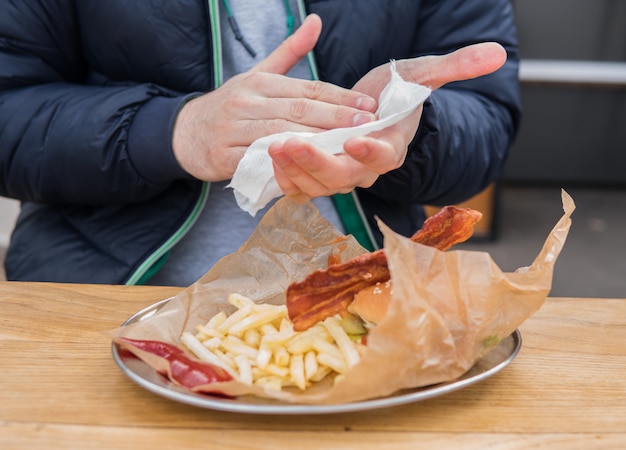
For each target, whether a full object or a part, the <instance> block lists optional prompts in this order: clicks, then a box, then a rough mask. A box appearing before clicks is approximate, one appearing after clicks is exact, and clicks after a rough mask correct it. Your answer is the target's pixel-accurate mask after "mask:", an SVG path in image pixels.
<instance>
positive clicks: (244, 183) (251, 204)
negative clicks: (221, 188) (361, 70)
mask: <svg viewBox="0 0 626 450" xmlns="http://www.w3.org/2000/svg"><path fill="white" fill-rule="evenodd" d="M390 70H391V79H390V80H389V83H388V84H387V86H385V89H383V91H382V92H381V94H380V98H379V99H378V111H376V115H377V117H378V120H376V121H374V122H369V123H366V124H363V125H360V126H358V127H351V128H336V129H334V130H329V131H324V132H322V133H293V132H289V131H287V132H284V133H277V134H272V135H270V136H265V137H263V138H260V139H257V140H256V141H254V142H253V143H252V145H250V147H248V149H247V150H246V153H245V155H244V157H243V158H242V159H241V161H239V165H238V166H237V170H236V171H235V174H234V175H233V178H232V180H231V182H230V184H229V185H228V187H231V188H233V189H234V191H235V198H236V200H237V204H238V205H239V207H240V208H241V209H243V210H244V211H247V212H249V213H250V215H252V216H254V215H255V214H256V213H257V211H259V210H260V209H262V208H263V207H264V206H265V205H267V204H268V203H269V202H270V201H271V200H272V199H274V198H276V197H279V196H281V195H283V193H282V191H281V190H280V188H279V187H278V183H276V179H275V178H274V169H273V167H272V159H271V158H270V156H269V154H268V152H267V149H268V148H269V146H270V144H271V143H273V142H277V141H286V140H287V139H289V138H291V137H295V136H298V137H301V138H304V139H306V140H307V141H309V142H311V143H312V144H313V145H315V146H316V147H317V148H320V149H322V150H324V151H326V152H328V153H330V154H333V155H334V154H337V153H341V152H343V143H344V142H345V141H346V140H347V139H349V138H351V137H353V136H364V135H366V134H369V133H371V132H373V131H378V130H382V129H384V128H387V127H389V126H391V125H393V124H395V123H396V122H399V121H400V120H402V119H404V118H405V117H406V116H408V115H409V114H410V113H411V112H413V111H414V110H415V109H416V108H417V107H418V106H420V105H421V104H422V103H423V102H424V101H425V100H426V99H427V98H428V96H429V95H430V93H431V90H430V89H429V88H427V87H426V86H422V85H419V84H416V83H409V82H407V81H404V80H403V79H402V77H400V75H399V74H398V72H397V71H396V65H395V61H391V65H390Z"/></svg>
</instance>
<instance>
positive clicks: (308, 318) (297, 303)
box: [287, 206, 482, 331]
mask: <svg viewBox="0 0 626 450" xmlns="http://www.w3.org/2000/svg"><path fill="white" fill-rule="evenodd" d="M481 218H482V213H480V212H479V211H475V210H473V209H469V208H459V207H456V206H446V207H444V208H442V209H441V210H440V211H439V212H438V213H437V214H435V215H433V216H431V217H429V218H428V219H426V221H424V225H423V226H422V228H421V229H420V230H418V231H417V232H416V233H415V234H414V235H413V236H412V237H411V240H412V241H414V242H417V243H420V244H424V245H428V246H431V247H435V248H437V249H439V250H442V251H444V250H447V249H449V248H450V247H452V246H453V245H454V244H457V243H460V242H463V241H466V240H467V239H469V238H470V237H471V236H472V234H473V233H474V225H475V224H476V223H477V222H478V221H479V220H480V219H481ZM389 279H390V274H389V268H388V266H387V257H386V256H385V253H384V251H383V250H382V249H381V250H377V251H375V252H372V253H365V254H362V255H359V256H357V257H356V258H353V259H351V260H350V261H347V262H346V263H343V264H335V265H331V266H329V267H328V268H327V269H322V270H317V271H315V272H313V273H311V274H309V275H308V276H307V277H306V278H305V279H304V280H303V281H300V282H297V283H292V284H291V285H289V287H288V288H287V310H288V312H289V318H290V319H291V321H292V322H293V327H294V330H296V331H303V330H306V329H308V328H310V327H312V326H313V325H315V324H316V323H317V322H319V321H321V320H324V319H325V318H327V317H330V316H333V315H335V314H340V315H343V314H344V313H345V312H346V311H347V308H348V306H349V305H350V303H351V302H352V300H353V299H354V296H355V294H356V293H357V292H359V291H360V290H362V289H364V288H366V287H368V286H373V285H375V284H376V283H379V282H386V281H387V280H389Z"/></svg>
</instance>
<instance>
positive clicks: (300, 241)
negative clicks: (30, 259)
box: [110, 191, 575, 404]
mask: <svg viewBox="0 0 626 450" xmlns="http://www.w3.org/2000/svg"><path fill="white" fill-rule="evenodd" d="M562 202H563V209H564V215H563V216H562V218H561V219H560V220H559V221H558V223H557V224H556V226H555V227H554V228H553V230H552V231H551V232H550V234H549V235H548V237H547V239H546V241H545V243H544V245H543V248H542V249H541V252H540V253H539V254H538V255H537V257H536V258H535V260H534V262H533V263H532V264H531V265H530V266H528V267H522V268H519V269H517V270H516V271H515V272H509V273H507V272H503V271H501V270H500V269H499V268H498V266H497V265H496V264H495V263H494V261H493V260H492V259H491V257H490V256H489V255H488V254H487V253H484V252H475V251H463V250H452V251H447V252H441V251H439V250H436V249H434V248H432V247H427V246H424V245H421V244H416V243H414V242H412V241H411V240H410V239H408V238H406V237H403V236H400V235H398V234H396V233H394V232H393V231H392V230H391V229H389V228H388V227H387V226H385V225H384V224H383V223H379V226H380V228H381V230H382V232H383V234H384V237H385V253H386V256H387V260H388V264H389V269H390V272H391V279H392V282H393V294H392V299H391V302H390V304H389V308H388V311H387V314H386V316H385V318H384V320H383V321H382V322H381V323H380V324H379V325H378V326H377V327H376V328H375V329H373V330H372V331H371V332H370V334H369V336H368V344H367V348H366V350H365V352H364V353H363V354H362V355H361V361H360V362H359V363H358V364H357V365H355V366H354V367H353V368H352V369H351V370H350V371H349V372H348V373H347V374H346V375H345V376H344V377H343V378H342V380H341V381H339V382H337V383H333V382H332V379H328V380H325V381H324V382H321V383H317V384H316V385H314V386H312V387H310V388H308V389H307V390H305V391H299V390H297V389H284V390H283V391H274V390H271V389H263V388H259V387H254V386H247V385H245V384H242V383H238V382H236V381H231V382H227V383H219V386H216V385H215V384H214V385H212V386H211V387H210V390H212V391H215V390H216V389H217V390H219V391H221V392H223V393H225V394H230V395H244V394H252V395H256V396H259V397H266V398H273V399H279V400H282V401H286V402H292V403H306V404H332V403H345V402H354V401H361V400H365V399H372V398H376V397H382V396H386V395H390V394H392V393H393V392H396V391H398V390H400V389H404V388H416V387H421V386H427V385H431V384H435V383H440V382H446V381H451V380H454V379H456V378H458V377H459V376H461V375H462V374H463V373H465V372H467V371H468V370H469V369H470V368H471V367H472V366H473V365H474V363H475V362H476V361H477V360H479V359H480V358H481V357H482V356H484V355H485V354H486V353H487V352H488V351H489V350H491V349H492V348H493V347H494V346H496V345H497V344H498V342H499V341H500V340H502V339H503V338H505V337H507V336H509V335H510V334H511V333H512V332H513V331H515V329H516V328H518V327H519V326H520V325H521V324H522V323H523V322H524V321H525V320H526V319H528V318H529V317H530V316H531V315H532V314H533V313H535V312H536V311H537V310H538V309H539V308H540V307H541V305H542V304H543V302H544V300H545V299H546V297H547V296H548V293H549V292H550V288H551V285H552V273H553V268H554V264H555V262H556V260H557V257H558V255H559V253H560V252H561V249H562V248H563V245H564V244H565V240H566V238H567V234H568V232H569V228H570V225H571V219H570V216H571V214H572V212H573V211H574V209H575V205H574V202H573V200H572V198H571V197H570V196H569V195H568V194H567V193H566V192H565V191H562ZM364 252H365V250H364V249H363V248H362V247H361V246H360V245H359V244H358V243H357V242H356V240H355V239H354V238H352V237H351V236H343V235H342V234H341V233H340V232H339V231H338V230H336V229H335V228H334V227H333V226H332V225H331V224H329V223H328V222H327V221H326V220H325V219H324V218H323V217H322V216H321V215H320V214H319V211H317V209H316V208H315V206H314V205H313V204H312V203H310V202H299V201H294V200H292V199H289V198H284V199H282V200H280V201H279V202H277V203H276V205H275V206H274V207H272V208H271V209H270V210H269V211H268V213H267V214H266V216H265V217H264V219H263V220H262V221H261V223H260V224H259V226H258V227H257V229H256V230H255V231H254V233H253V234H252V235H251V236H250V238H249V239H248V241H247V242H246V243H245V244H244V245H243V246H242V247H241V248H240V249H239V250H238V251H237V252H236V253H233V254H231V255H228V256H226V257H224V258H223V259H222V260H220V261H219V262H218V263H217V264H216V265H215V266H214V267H213V268H212V269H211V270H210V271H209V272H207V274H206V275H204V276H203V277H202V278H201V279H200V280H198V281H197V282H196V283H194V284H193V285H191V286H190V287H188V288H187V289H185V290H183V291H182V292H181V293H180V294H179V295H177V296H176V297H175V298H174V299H172V300H171V301H170V302H168V303H167V304H166V305H165V306H164V307H163V308H161V309H160V310H159V311H158V312H157V313H156V314H154V315H153V316H151V317H149V318H147V319H145V320H142V321H140V322H137V323H135V324H132V325H128V326H125V327H121V328H119V329H117V330H113V331H112V332H111V333H110V334H111V336H112V337H113V338H114V339H115V340H116V342H118V343H120V342H121V341H120V340H119V339H118V338H120V337H129V338H134V339H142V340H158V341H165V342H170V343H180V336H181V335H182V333H183V331H190V332H192V333H194V332H195V327H196V325H198V324H204V323H206V322H207V321H208V320H209V319H210V318H211V317H212V316H213V315H214V314H216V313H217V312H218V311H220V310H225V311H226V312H227V313H231V312H233V311H234V308H233V307H232V306H231V305H229V304H228V303H227V298H228V296H229V295H230V294H231V293H239V294H243V295H246V296H248V297H250V298H251V299H253V300H255V301H257V302H265V303H273V304H283V303H284V302H285V290H286V288H287V286H288V285H289V284H290V283H291V282H294V281H300V280H302V279H303V278H304V277H305V276H306V275H308V274H309V273H311V272H312V271H314V270H316V269H319V268H325V267H327V265H328V261H329V259H330V260H336V259H337V258H341V261H347V260H348V259H351V258H353V257H354V256H356V255H358V254H361V253H364ZM181 345H182V344H181ZM140 356H141V355H140ZM145 361H146V362H147V363H148V364H151V365H152V366H153V367H156V366H157V363H156V362H155V361H154V359H151V358H146V359H145Z"/></svg>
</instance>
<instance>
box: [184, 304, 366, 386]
mask: <svg viewBox="0 0 626 450" xmlns="http://www.w3.org/2000/svg"><path fill="white" fill-rule="evenodd" d="M228 302H229V303H230V304H231V305H232V306H234V307H235V308H237V309H236V311H235V312H233V313H232V314H231V315H230V316H228V315H227V314H226V313H225V312H223V311H221V312H219V313H217V314H215V315H214V316H213V317H211V319H210V320H209V321H208V322H207V323H206V324H204V325H199V326H198V327H196V330H197V333H196V335H195V336H194V335H192V334H191V333H187V332H186V333H184V334H183V336H182V337H181V340H182V342H183V344H184V345H186V346H187V348H189V349H190V350H191V351H192V352H193V353H194V354H195V355H196V356H197V357H198V358H200V359H202V360H204V361H208V362H211V363H213V364H216V365H218V366H220V367H223V368H224V369H225V370H227V371H229V373H231V375H233V377H234V378H235V379H237V380H239V381H240V382H242V383H245V384H249V385H256V386H260V387H263V388H265V389H282V388H285V387H297V388H298V389H301V390H304V389H306V388H307V387H308V386H310V384H311V383H317V382H320V381H321V380H323V379H324V378H326V377H328V376H330V375H333V374H335V378H336V377H338V376H342V374H345V373H346V372H347V371H348V370H349V368H350V367H352V366H353V365H354V364H356V363H357V362H358V361H359V353H358V351H357V348H356V346H357V345H358V344H355V343H354V342H353V341H352V340H351V339H350V337H349V336H348V335H347V334H346V332H345V331H344V330H343V328H341V325H340V322H339V319H338V318H336V317H330V318H327V319H326V320H325V321H324V322H322V323H318V324H316V325H315V326H313V327H311V328H309V329H307V330H306V331H302V332H297V331H294V329H293V324H292V323H291V321H290V320H289V318H288V316H287V309H286V307H285V306H284V305H282V306H277V305H269V304H256V303H254V302H253V301H252V300H251V299H249V298H247V297H245V296H243V295H240V294H231V295H230V296H229V297H228Z"/></svg>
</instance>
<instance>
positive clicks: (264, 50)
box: [0, 0, 520, 285]
mask: <svg viewBox="0 0 626 450" xmlns="http://www.w3.org/2000/svg"><path fill="white" fill-rule="evenodd" d="M40 3H41V4H40ZM307 15H308V17H307ZM305 17H306V19H305ZM291 19H295V21H296V22H297V23H296V26H295V27H294V29H295V31H294V32H293V34H291ZM226 24H230V25H232V28H230V27H228V26H227V25H226ZM298 25H299V26H298ZM288 34H291V35H290V37H288V38H287V39H285V37H286V36H287V35H288ZM0 36H1V38H0V130H2V133H1V134H0V155H1V160H0V161H1V163H0V164H1V172H0V173H1V175H0V194H2V195H5V196H8V197H13V198H18V199H20V200H22V202H23V206H22V212H21V214H20V217H19V219H18V223H17V225H16V229H15V231H14V234H13V236H12V240H11V246H10V248H9V251H8V254H7V261H6V271H7V277H8V278H9V279H15V280H41V281H69V282H94V283H142V282H152V283H159V284H178V285H187V284H189V283H191V282H193V281H195V279H197V278H198V277H199V276H200V275H202V274H203V273H204V272H206V270H208V269H209V268H210V267H211V265H212V264H213V263H214V262H215V261H217V260H218V259H219V258H220V257H221V256H223V255H224V254H227V253H229V252H231V251H233V250H234V249H236V248H237V247H238V246H239V245H240V244H241V243H242V242H243V240H245V238H247V236H248V235H249V233H250V231H251V230H252V229H253V228H254V227H255V226H256V223H257V221H258V219H259V217H260V216H262V213H261V214H258V215H257V217H255V218H252V217H250V216H249V215H247V213H245V212H243V211H240V210H238V208H237V207H236V205H235V204H234V199H233V197H232V192H231V191H230V190H225V189H224V186H225V185H226V184H227V183H228V180H229V179H230V177H231V176H232V174H233V173H234V171H235V169H236V166H237V163H238V161H239V160H240V159H241V157H242V156H243V153H244V152H245V149H246V148H247V147H248V146H249V145H250V144H251V143H252V142H254V141H255V140H256V139H258V138H260V137H263V136H266V135H270V134H274V133H277V132H281V131H314V132H317V131H324V130H328V129H333V128H338V127H347V126H354V125H359V124H361V123H366V122H369V121H372V120H375V119H376V117H375V116H374V114H373V113H374V111H375V110H376V106H377V105H376V100H377V98H378V95H379V94H380V91H381V90H382V88H383V87H384V85H385V84H386V82H387V81H388V76H389V70H388V67H387V66H386V65H387V64H388V63H389V61H390V60H392V59H395V60H397V65H398V70H399V73H400V75H401V76H402V77H403V78H405V79H407V80H409V81H414V82H419V83H421V84H425V85H428V86H429V87H432V88H435V89H436V88H440V87H442V86H443V88H441V89H437V90H436V91H435V92H433V94H432V95H431V97H430V98H429V99H428V100H427V102H426V103H425V105H424V107H423V109H422V108H419V109H418V110H417V111H415V112H414V113H413V114H412V115H410V116H409V117H408V118H407V119H405V120H403V121H402V122H400V123H398V124H396V125H394V126H393V127H390V128H389V129H386V130H383V131H380V132H377V133H373V134H372V135H369V136H366V137H362V138H353V139H351V140H349V141H347V142H346V143H345V145H344V150H345V154H344V155H342V156H341V157H336V156H335V157H330V156H328V155H326V154H325V153H323V152H322V151H321V150H320V149H316V148H313V147H311V146H310V145H308V144H307V143H305V142H303V141H301V140H298V139H291V140H288V141H286V142H282V143H275V144H273V145H272V146H271V147H270V149H269V153H270V155H271V157H272V159H273V162H274V170H275V176H276V179H277V181H278V183H279V186H280V187H281V189H282V190H283V192H284V193H286V194H295V193H304V194H307V195H309V196H311V197H316V198H317V199H316V204H318V207H319V208H320V210H321V211H322V212H323V213H324V214H325V215H326V216H327V217H328V218H329V220H331V222H333V223H335V224H336V225H337V226H339V227H342V228H343V229H344V231H346V232H350V233H353V234H355V235H358V236H360V238H361V239H362V240H363V243H364V245H372V246H375V245H377V244H378V245H379V244H380V235H379V233H378V232H377V230H376V227H375V225H374V219H373V218H374V215H376V216H378V217H380V218H381V219H382V220H383V221H384V222H385V223H387V224H388V225H389V226H391V227H392V228H393V229H394V230H396V231H397V232H400V233H403V234H406V235H409V234H412V233H413V232H414V231H415V230H416V229H417V228H418V227H419V226H420V225H421V222H422V221H423V219H424V213H423V209H422V207H421V205H423V204H426V203H429V204H449V203H456V202H459V201H461V200H464V199H466V198H468V197H470V196H472V195H473V194H475V193H477V192H479V191H480V190H482V189H483V188H484V187H485V186H486V185H487V184H489V183H490V182H491V181H492V180H493V179H494V178H495V177H496V176H497V175H498V173H499V171H500V169H501V167H502V164H503V163H504V160H505V157H506V153H507V151H508V148H509V146H510V144H511V142H512V139H513V137H514V135H515V131H516V129H517V124H518V121H519V116H520V107H519V86H518V83H517V62H518V54H517V41H516V34H515V26H514V19H513V12H512V7H511V5H510V3H509V2H508V1H502V0H498V1H487V0H480V1H475V2H462V1H452V0H447V1H415V0H410V1H409V0H406V1H399V0H398V1H394V2H387V1H386V2H382V1H374V0H370V1H364V0H358V1H343V2H315V1H310V2H302V1H288V2H284V1H280V0H272V1H265V2H258V1H245V2H244V1H243V0H239V1H237V2H235V1H232V0H231V1H230V2H227V1H224V2H223V3H222V4H218V2H216V1H215V0H210V1H208V2H204V1H199V0H185V1H178V2H171V1H166V0H146V1H144V2H135V3H133V4H129V3H128V2H125V1H122V0H111V1H108V2H99V1H96V0H82V1H80V2H74V1H71V0H64V1H59V2H55V3H54V4H52V5H50V4H49V3H46V4H43V3H42V2H37V1H35V0H29V1H17V0H10V1H7V2H3V3H2V5H0ZM283 40H284V42H282V41H283ZM488 41H492V42H498V43H499V44H500V45H495V44H484V45H478V46H470V44H475V43H477V42H488ZM281 42H282V43H281ZM468 46H469V47H468ZM463 47H465V48H463ZM461 48H462V49H461ZM458 49H461V50H460V51H458V52H455V51H456V50H458ZM505 51H506V53H505ZM428 55H440V56H428ZM507 56H508V59H506V58H507ZM505 59H506V62H505ZM501 66H502V67H501ZM500 67H501V68H500ZM492 72H493V73H492ZM490 73H492V74H491V75H488V76H482V75H486V74H490ZM316 78H319V79H320V80H322V81H315V79H316ZM462 80H468V81H462ZM455 81H458V82H456V83H452V82H455ZM448 83H452V84H448ZM444 85H445V86H444ZM346 193H352V194H351V195H348V196H345V195H344V196H334V194H346ZM330 196H333V197H330ZM355 211H356V216H357V217H356V220H354V213H355Z"/></svg>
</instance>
